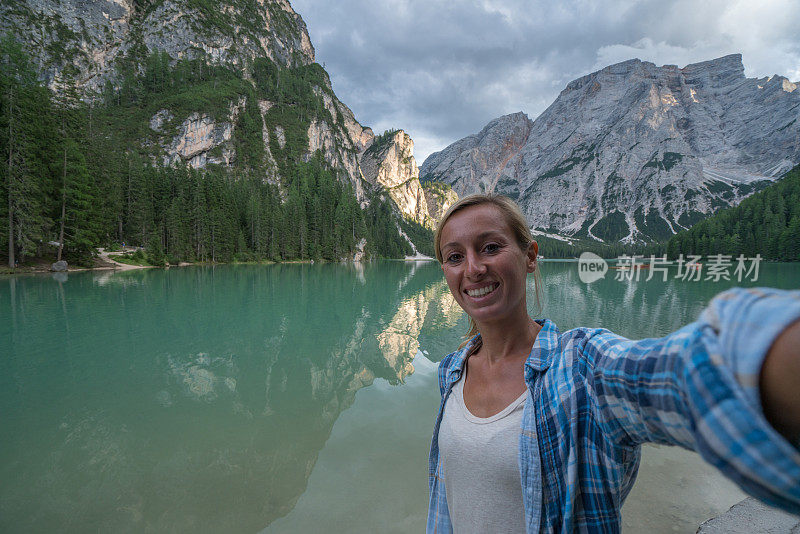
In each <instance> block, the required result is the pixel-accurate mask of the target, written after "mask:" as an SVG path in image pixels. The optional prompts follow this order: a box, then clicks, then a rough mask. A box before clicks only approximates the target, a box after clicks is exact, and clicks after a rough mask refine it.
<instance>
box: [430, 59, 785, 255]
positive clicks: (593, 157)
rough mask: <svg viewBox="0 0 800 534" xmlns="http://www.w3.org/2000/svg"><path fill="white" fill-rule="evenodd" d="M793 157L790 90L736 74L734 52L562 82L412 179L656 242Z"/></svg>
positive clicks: (560, 225)
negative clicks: (532, 109)
mask: <svg viewBox="0 0 800 534" xmlns="http://www.w3.org/2000/svg"><path fill="white" fill-rule="evenodd" d="M799 162H800V91H796V85H795V84H794V83H792V82H790V81H789V80H787V79H786V78H784V77H781V76H777V75H776V76H772V77H769V78H763V79H754V78H746V77H745V76H744V67H743V65H742V58H741V56H740V55H738V54H736V55H731V56H726V57H723V58H719V59H715V60H713V61H706V62H703V63H697V64H692V65H687V66H686V67H684V68H678V67H677V66H674V65H665V66H663V67H657V66H655V65H654V64H652V63H648V62H644V61H640V60H638V59H634V60H630V61H626V62H623V63H619V64H616V65H611V66H609V67H606V68H604V69H602V70H600V71H598V72H595V73H592V74H589V75H587V76H584V77H582V78H579V79H577V80H575V81H573V82H571V83H569V84H568V85H567V87H566V88H565V89H564V90H563V91H562V92H561V94H560V95H559V96H558V98H557V99H556V100H555V102H553V104H552V105H551V106H550V107H549V108H547V110H545V111H544V113H542V114H541V115H540V116H539V117H537V118H536V120H534V121H531V120H530V119H528V117H527V116H526V115H524V114H523V113H516V114H513V115H507V116H504V117H500V118H498V119H495V120H493V121H491V122H490V123H489V124H488V125H487V126H486V127H485V128H484V129H483V130H482V131H481V132H480V133H478V134H475V135H471V136H469V137H466V138H464V139H462V140H460V141H457V142H455V143H453V144H452V145H450V146H449V147H447V148H446V149H444V150H443V151H441V152H437V153H435V154H432V155H431V156H430V157H428V159H426V161H425V162H424V164H423V165H422V170H421V173H422V176H423V179H425V180H427V179H433V180H440V181H443V182H445V183H448V184H450V185H451V186H452V187H453V189H454V190H455V191H456V193H458V194H459V195H464V194H469V193H472V192H478V191H495V192H499V193H504V194H507V195H509V196H511V197H513V198H516V199H517V200H518V201H519V203H520V204H521V206H522V208H523V211H524V212H525V215H526V217H527V218H528V221H529V223H530V224H531V226H532V227H534V228H537V229H540V230H546V231H551V232H556V233H560V234H562V235H570V236H583V237H592V238H595V239H602V240H605V241H617V240H622V241H628V242H630V241H649V240H653V239H664V238H667V237H669V236H671V235H672V234H673V233H676V232H677V231H679V230H682V229H684V228H687V227H689V226H691V225H692V224H694V223H695V222H697V221H698V220H699V219H702V218H703V217H705V216H706V215H709V214H711V213H713V212H714V211H715V210H717V209H718V208H721V207H725V206H730V205H735V204H737V203H738V202H739V201H740V200H741V199H742V198H744V197H745V196H746V195H748V194H751V193H753V192H755V191H757V190H759V189H760V188H763V187H764V186H765V185H766V184H768V183H769V181H770V180H773V179H775V178H777V177H778V176H780V175H781V174H782V173H784V172H785V171H787V170H789V169H790V168H791V167H792V166H793V165H795V164H797V163H799Z"/></svg>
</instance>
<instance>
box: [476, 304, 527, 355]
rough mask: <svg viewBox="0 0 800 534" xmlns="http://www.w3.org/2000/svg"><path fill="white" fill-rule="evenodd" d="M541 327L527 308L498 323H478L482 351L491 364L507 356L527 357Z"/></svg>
mask: <svg viewBox="0 0 800 534" xmlns="http://www.w3.org/2000/svg"><path fill="white" fill-rule="evenodd" d="M541 329H542V327H541V326H539V324H538V323H536V322H535V321H534V320H533V319H531V318H530V316H528V313H527V310H526V311H525V312H523V313H522V314H519V313H518V314H515V315H514V317H513V318H507V319H505V320H504V321H502V322H499V323H496V324H485V325H478V330H479V332H480V333H481V345H482V346H481V349H480V353H481V355H482V356H485V357H486V359H487V363H488V364H490V365H491V364H494V363H497V362H500V361H504V360H505V359H507V358H520V357H523V356H524V358H527V357H528V354H529V353H530V350H531V347H532V346H533V343H534V341H535V340H536V335H537V334H538V333H539V330H541Z"/></svg>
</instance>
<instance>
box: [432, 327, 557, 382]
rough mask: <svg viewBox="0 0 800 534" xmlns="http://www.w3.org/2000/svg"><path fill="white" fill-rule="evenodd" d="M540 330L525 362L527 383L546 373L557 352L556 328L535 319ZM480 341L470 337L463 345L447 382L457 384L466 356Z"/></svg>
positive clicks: (478, 337) (451, 367) (475, 336)
mask: <svg viewBox="0 0 800 534" xmlns="http://www.w3.org/2000/svg"><path fill="white" fill-rule="evenodd" d="M536 323H538V324H539V325H540V326H541V327H542V329H541V330H540V331H539V333H538V334H537V335H536V340H535V341H534V342H533V347H531V353H530V354H529V355H528V359H527V360H525V381H526V382H528V381H530V380H531V379H532V378H533V375H534V373H536V372H543V371H546V370H547V369H548V368H549V367H550V362H551V361H552V359H553V353H554V352H555V351H556V350H558V346H559V343H558V327H557V326H556V325H555V324H554V323H553V321H551V320H550V319H537V320H536ZM479 339H480V334H475V335H474V336H472V337H471V338H470V339H469V341H467V344H466V345H464V346H463V347H462V348H461V349H460V350H459V351H458V352H456V354H455V356H454V358H453V362H452V363H451V365H450V371H449V372H448V373H447V382H448V384H449V383H453V382H457V381H458V379H459V378H461V372H462V371H463V369H464V362H465V361H466V356H467V354H469V353H470V351H471V350H472V347H474V346H475V343H477V342H478V340H479Z"/></svg>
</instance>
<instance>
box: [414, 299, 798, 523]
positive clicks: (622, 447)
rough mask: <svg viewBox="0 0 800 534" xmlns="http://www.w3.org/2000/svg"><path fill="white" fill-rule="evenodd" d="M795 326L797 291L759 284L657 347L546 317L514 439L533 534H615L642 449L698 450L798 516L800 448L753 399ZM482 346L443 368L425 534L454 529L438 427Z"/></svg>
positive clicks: (718, 302) (715, 303)
mask: <svg viewBox="0 0 800 534" xmlns="http://www.w3.org/2000/svg"><path fill="white" fill-rule="evenodd" d="M798 318H800V291H791V292H790V291H780V290H775V289H766V288H761V289H747V290H745V289H732V290H729V291H726V292H724V293H721V294H719V295H717V297H715V298H714V299H713V300H712V301H711V303H710V304H709V306H708V307H707V308H706V309H705V310H704V311H703V313H702V314H701V316H700V318H699V319H698V320H697V321H695V322H694V323H691V324H689V325H688V326H685V327H684V328H681V329H680V330H678V331H677V332H674V333H672V334H670V335H668V336H666V337H663V338H660V339H642V340H639V341H631V340H628V339H625V338H623V337H621V336H618V335H616V334H613V333H612V332H609V331H608V330H605V329H600V328H594V329H592V328H576V329H574V330H570V331H568V332H565V333H563V334H562V333H560V332H559V331H558V328H556V325H554V324H553V323H552V322H551V321H549V320H544V321H537V322H538V323H539V324H540V325H541V326H542V329H541V331H540V332H539V334H538V336H537V338H536V342H535V343H534V345H533V348H532V350H531V353H530V356H528V359H527V361H526V362H525V366H524V373H525V383H526V384H527V386H528V391H529V392H530V395H528V398H527V400H526V401H525V408H524V412H523V422H522V428H521V433H520V439H519V470H520V477H521V481H522V497H523V501H524V506H525V524H526V526H527V531H528V532H531V533H535V532H562V533H571V532H575V531H579V532H588V531H592V532H619V531H620V528H621V517H620V508H621V507H622V503H623V501H624V500H625V497H626V496H627V495H628V492H629V491H630V489H631V487H632V486H633V482H634V480H635V478H636V472H637V470H638V468H639V458H640V445H641V444H642V443H645V442H651V443H662V444H669V445H680V446H682V447H685V448H687V449H690V450H694V451H697V452H698V453H700V455H702V457H703V458H705V460H706V461H708V462H709V463H711V464H712V465H714V466H715V467H717V468H718V469H719V470H720V471H722V473H723V474H725V475H726V476H727V477H729V478H730V479H731V480H733V481H734V482H736V483H737V484H738V485H739V486H741V487H742V489H744V490H745V491H746V492H748V493H750V494H751V495H753V496H755V497H757V498H759V499H761V500H763V501H765V502H767V503H769V504H771V505H774V506H778V507H781V508H783V509H785V510H788V511H790V512H793V513H800V452H798V451H797V450H796V449H795V448H794V447H792V445H790V444H789V443H788V442H787V441H786V440H785V439H784V438H783V437H782V436H781V435H780V434H778V433H777V432H776V431H775V430H774V429H773V428H772V427H771V426H770V425H769V423H767V421H766V419H765V418H764V416H763V414H762V412H761V404H760V398H759V392H758V377H759V372H760V369H761V363H762V361H763V359H764V356H765V354H766V352H767V350H768V349H769V347H770V345H771V344H772V342H773V341H774V339H775V338H776V337H777V335H778V334H779V333H780V332H781V331H783V330H784V329H785V328H786V327H787V326H789V325H790V324H791V323H792V322H794V321H795V320H797V319H798ZM477 338H478V336H475V337H473V338H472V339H471V340H470V341H469V343H468V344H467V345H466V346H465V347H463V348H462V349H461V350H458V351H456V352H454V353H452V354H449V355H447V356H446V357H445V358H444V359H443V360H442V361H441V362H440V364H439V388H440V390H441V393H442V402H441V405H440V407H439V415H438V417H437V419H436V426H435V428H434V433H433V440H432V442H431V452H430V472H429V474H430V476H429V490H430V501H429V508H428V523H427V531H428V532H435V533H444V532H451V531H452V524H451V522H450V515H449V511H448V508H447V497H446V494H445V487H444V477H443V476H442V475H443V473H442V463H441V462H440V457H439V425H440V423H441V421H442V413H443V410H444V404H445V402H446V401H447V397H448V395H449V394H450V391H451V390H452V387H453V384H454V383H455V382H457V381H458V380H459V379H460V378H461V371H462V369H463V367H464V360H465V356H466V355H467V354H468V353H469V350H470V348H471V347H473V346H474V344H475V342H476V341H477Z"/></svg>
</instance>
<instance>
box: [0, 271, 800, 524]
mask: <svg viewBox="0 0 800 534" xmlns="http://www.w3.org/2000/svg"><path fill="white" fill-rule="evenodd" d="M542 271H543V277H544V281H545V288H544V297H545V298H544V301H545V309H544V315H545V316H547V317H549V318H551V319H552V320H554V321H555V322H556V324H558V325H559V327H560V328H561V329H562V330H565V329H568V328H572V327H574V326H604V327H606V328H609V329H611V330H613V331H615V332H618V333H620V334H624V335H627V336H629V337H644V336H657V335H663V334H666V333H668V332H670V331H672V330H675V329H677V328H679V327H680V326H682V325H684V324H686V323H687V322H690V321H691V320H693V319H694V318H695V317H696V316H697V314H698V313H699V312H700V310H701V309H702V308H703V306H705V304H707V302H708V301H709V300H710V299H711V297H713V295H714V294H716V293H717V292H719V291H722V290H723V289H725V288H727V287H730V286H731V284H730V283H728V282H724V281H723V282H719V283H713V282H710V281H709V282H689V281H681V280H674V279H670V280H669V281H668V282H661V281H660V279H657V278H654V279H653V280H651V281H649V282H645V281H643V280H642V281H639V282H627V281H626V282H621V281H616V280H614V279H613V277H612V276H607V277H606V279H603V280H600V281H597V282H594V283H592V284H590V285H587V284H583V283H582V282H580V281H579V279H578V276H577V274H578V273H577V265H576V264H575V263H544V264H543V266H542ZM529 282H530V283H531V284H532V279H531V280H530V281H529ZM741 285H769V286H773V287H783V288H797V287H800V265H798V264H781V265H775V264H762V266H761V272H760V276H759V280H758V281H757V282H756V283H747V284H741ZM531 290H532V288H531ZM465 329H466V321H465V318H464V316H463V313H462V312H461V311H460V309H459V308H458V306H457V305H455V304H454V302H453V300H452V297H450V295H449V292H448V290H447V287H446V285H445V283H444V280H443V278H442V275H441V270H440V269H439V268H438V266H437V265H435V264H433V263H417V264H414V263H403V262H382V263H376V264H369V265H365V266H364V267H363V268H362V267H354V266H352V265H350V266H346V265H334V264H324V265H269V266H256V265H246V266H219V267H186V268H180V269H169V270H161V269H147V270H137V271H127V272H120V273H113V272H83V273H70V274H69V275H39V276H20V277H13V278H2V279H0V413H2V418H0V431H1V432H2V436H3V439H2V445H0V480H2V485H1V486H0V531H3V532H30V531H54V530H55V531H73V532H76V531H95V530H101V531H123V532H124V531H134V532H140V531H143V530H144V531H180V532H186V531H192V532H198V531H200V532H219V531H231V532H259V531H265V532H312V531H319V530H323V529H324V530H326V531H328V532H375V531H388V532H418V531H421V530H424V517H425V508H426V503H427V452H428V446H429V442H430V433H431V431H432V426H433V419H434V417H435V412H436V409H437V407H438V402H439V393H438V388H437V385H436V376H435V368H436V362H438V360H440V359H441V357H442V356H443V355H444V354H445V353H447V352H450V351H452V350H454V348H455V347H456V346H457V345H458V343H459V340H460V336H461V334H462V333H463V332H464V331H465ZM674 451H675V450H674V449H663V450H661V449H652V450H648V451H645V462H644V465H643V467H642V475H640V481H639V483H638V484H637V487H636V488H635V490H634V493H633V494H632V496H631V498H630V499H629V501H628V503H626V507H625V514H624V516H625V520H626V523H625V525H626V528H627V529H630V530H631V531H632V532H633V531H635V529H637V528H641V527H642V526H644V525H647V526H648V528H650V529H651V530H654V531H659V528H660V526H663V527H664V528H667V525H669V528H670V529H671V528H672V526H674V525H675V524H678V525H683V524H684V523H685V525H693V526H694V528H696V525H697V523H699V522H700V521H702V520H704V519H706V518H707V517H709V516H710V514H712V513H714V511H715V510H717V509H726V508H727V506H729V505H730V504H732V502H735V500H736V499H737V498H738V497H739V496H740V493H738V490H736V489H735V488H732V487H731V486H730V485H726V484H727V482H724V481H721V480H720V479H719V477H718V476H717V475H715V473H714V472H713V470H710V468H706V467H705V466H704V465H702V464H701V463H699V461H697V460H696V457H694V456H680V454H685V455H690V453H683V451H679V452H678V453H676V452H674ZM675 454H678V456H675ZM648 462H649V464H648ZM693 462H694V463H693ZM696 464H697V465H696ZM651 467H652V469H651ZM681 469H687V470H688V471H690V472H689V473H688V475H687V476H684V475H681V474H680V473H679V474H678V475H676V476H673V475H675V473H676V472H678V471H680V470H681ZM703 469H707V471H702V470H703ZM698 472H700V475H692V473H698ZM651 475H652V476H651ZM671 476H672V478H670V477H671ZM664 477H666V478H664ZM693 477H696V479H697V480H696V482H695V481H693ZM670 484H672V486H670ZM709 484H710V485H711V486H709ZM709 487H711V488H712V489H711V490H709ZM675 489H678V490H679V491H680V492H683V493H685V494H686V495H687V496H690V497H688V498H687V499H686V501H687V502H686V503H685V505H683V504H681V505H678V504H676V499H678V498H677V497H671V495H675V493H676V491H675ZM660 492H661V493H663V496H662V495H661V493H660ZM710 493H711V495H709V494H710ZM696 494H699V495H700V496H701V497H700V498H699V499H698V498H697V497H696ZM653 501H657V502H653ZM728 501H731V502H730V503H728ZM676 507H677V508H678V511H677V512H676V510H675V509H676ZM628 510H630V512H629V511H628ZM687 510H688V512H687ZM681 514H683V515H682V517H683V516H688V518H685V517H684V519H682V521H684V523H680V522H678V523H676V521H678V520H677V519H676V516H677V515H681ZM696 516H697V517H696ZM698 517H699V519H698ZM653 521H656V523H655V524H654V523H653Z"/></svg>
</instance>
